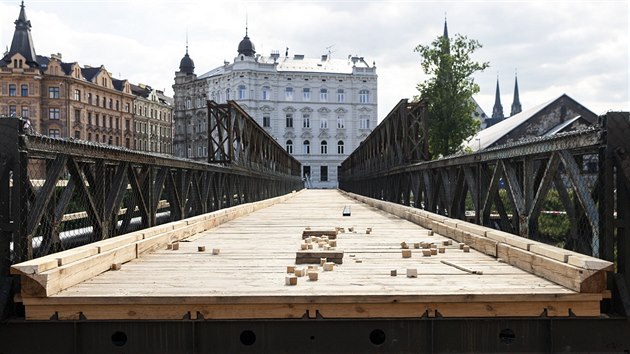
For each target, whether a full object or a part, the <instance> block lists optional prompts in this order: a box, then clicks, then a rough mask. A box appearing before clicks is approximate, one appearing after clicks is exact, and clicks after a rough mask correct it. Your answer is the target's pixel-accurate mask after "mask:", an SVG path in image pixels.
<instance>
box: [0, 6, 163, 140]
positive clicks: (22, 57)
mask: <svg viewBox="0 0 630 354" xmlns="http://www.w3.org/2000/svg"><path fill="white" fill-rule="evenodd" d="M0 85H1V87H0V115H4V116H15V117H22V118H25V119H28V120H29V122H30V126H31V128H32V130H33V131H34V132H35V133H38V134H43V135H48V136H51V137H54V138H74V139H80V140H86V141H91V142H97V143H102V144H109V145H116V146H124V147H127V148H130V149H135V148H137V147H140V146H142V147H143V148H142V149H139V150H145V151H155V152H163V153H170V151H171V144H172V142H171V137H172V113H171V104H170V103H169V100H170V99H169V98H168V97H165V96H164V94H163V93H162V92H160V91H157V90H149V92H148V93H146V94H145V92H144V91H143V90H140V91H139V92H137V93H135V94H134V92H133V91H132V88H133V87H137V86H134V85H131V84H130V83H129V82H128V81H127V80H120V79H116V78H114V77H112V75H111V73H110V72H108V71H107V70H106V69H105V67H104V66H102V65H101V66H100V67H91V66H88V65H84V66H81V65H79V64H78V63H77V62H71V63H67V62H64V61H63V60H62V55H61V54H59V53H57V54H52V55H50V56H49V57H47V56H41V55H37V54H36V53H35V49H34V45H33V39H32V37H31V23H30V21H29V20H27V18H26V11H25V8H24V3H22V5H21V9H20V14H19V16H18V19H17V20H16V21H15V31H14V34H13V40H12V42H11V48H10V49H9V50H8V51H7V52H6V53H5V54H4V56H3V58H2V59H1V60H0ZM136 102H141V103H136ZM139 105H140V106H142V107H143V112H144V109H145V108H146V109H147V111H146V115H136V116H134V109H135V107H137V106H139ZM149 107H150V108H149ZM136 117H137V118H138V119H143V128H146V130H145V131H147V133H144V134H143V135H142V136H141V137H139V138H136V137H135V133H136V132H135V130H134V128H135V126H136V125H135V124H134V119H135V118H136ZM144 118H146V119H144ZM138 139H141V141H142V145H140V144H138V143H137V141H138Z"/></svg>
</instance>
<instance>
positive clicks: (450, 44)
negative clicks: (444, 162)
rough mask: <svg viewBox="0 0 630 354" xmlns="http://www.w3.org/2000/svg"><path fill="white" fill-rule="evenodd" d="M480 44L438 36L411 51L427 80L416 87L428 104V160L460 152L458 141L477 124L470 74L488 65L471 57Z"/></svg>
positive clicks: (475, 89) (475, 85) (475, 130)
mask: <svg viewBox="0 0 630 354" xmlns="http://www.w3.org/2000/svg"><path fill="white" fill-rule="evenodd" d="M479 48H481V44H480V43H479V42H478V41H476V40H473V39H470V40H469V39H468V38H467V37H466V36H462V35H459V34H456V35H455V38H454V39H452V40H449V38H447V37H443V36H440V37H438V38H437V39H436V40H434V41H433V42H432V43H431V45H427V46H425V45H418V46H417V47H416V49H415V51H416V52H418V53H420V56H421V57H422V64H421V65H422V69H423V71H424V72H425V74H427V75H429V76H430V78H429V79H428V80H426V81H425V82H422V83H420V84H418V86H417V88H418V91H420V96H419V97H416V98H417V99H418V98H419V99H422V100H426V102H427V105H428V113H429V114H428V119H429V120H428V128H429V137H428V140H429V152H430V154H431V157H432V158H437V157H439V156H446V155H450V154H453V153H456V152H459V151H460V150H461V146H462V142H463V141H464V140H465V139H466V138H468V137H470V136H471V135H473V134H475V133H476V132H477V130H478V129H479V121H477V120H476V119H474V118H473V116H472V114H473V112H474V110H475V104H474V102H473V100H472V96H473V95H474V94H475V93H477V92H479V86H478V85H477V84H475V82H474V79H473V78H472V75H473V74H474V73H475V72H477V71H483V70H484V69H486V68H487V67H488V66H489V64H488V63H487V62H484V63H479V62H476V61H473V60H472V59H471V58H470V57H471V54H472V53H473V52H474V51H475V50H477V49H479Z"/></svg>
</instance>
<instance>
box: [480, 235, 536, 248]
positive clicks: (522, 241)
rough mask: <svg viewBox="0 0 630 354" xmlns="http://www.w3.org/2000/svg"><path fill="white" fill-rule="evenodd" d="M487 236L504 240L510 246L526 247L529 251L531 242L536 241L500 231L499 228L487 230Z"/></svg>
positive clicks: (499, 240) (500, 240) (496, 239)
mask: <svg viewBox="0 0 630 354" xmlns="http://www.w3.org/2000/svg"><path fill="white" fill-rule="evenodd" d="M486 237H488V238H490V239H493V240H495V241H497V242H503V243H506V244H508V245H510V246H514V247H518V248H520V249H524V250H526V251H529V246H530V245H531V244H534V243H536V242H535V241H532V240H530V239H527V238H524V237H520V236H517V235H513V234H510V233H507V232H503V231H498V230H492V231H488V232H486Z"/></svg>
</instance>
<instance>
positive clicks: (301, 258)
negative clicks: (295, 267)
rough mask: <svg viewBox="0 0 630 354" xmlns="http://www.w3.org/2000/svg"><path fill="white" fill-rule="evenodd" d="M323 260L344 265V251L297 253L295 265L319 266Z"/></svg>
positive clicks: (307, 251)
mask: <svg viewBox="0 0 630 354" xmlns="http://www.w3.org/2000/svg"><path fill="white" fill-rule="evenodd" d="M322 258H326V260H328V261H329V262H335V263H336V264H342V263H343V251H338V250H329V251H316V250H314V251H311V250H306V251H297V253H296V255H295V264H306V263H316V264H319V263H320V260H321V259H322Z"/></svg>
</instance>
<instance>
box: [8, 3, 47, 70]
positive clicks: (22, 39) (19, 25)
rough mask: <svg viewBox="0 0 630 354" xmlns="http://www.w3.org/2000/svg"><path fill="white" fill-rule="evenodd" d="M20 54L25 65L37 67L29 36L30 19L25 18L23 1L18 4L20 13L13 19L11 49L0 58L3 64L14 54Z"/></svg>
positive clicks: (33, 48) (9, 60) (31, 40)
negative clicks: (13, 28)
mask: <svg viewBox="0 0 630 354" xmlns="http://www.w3.org/2000/svg"><path fill="white" fill-rule="evenodd" d="M17 53H19V54H21V55H22V56H23V57H24V58H25V59H26V65H28V66H30V67H38V66H39V64H38V63H37V55H36V54H35V47H34V46H33V38H31V21H29V20H27V19H26V11H25V10H24V1H22V4H21V5H20V15H19V16H18V19H17V20H16V21H15V32H13V40H12V41H11V49H10V50H9V52H8V53H7V55H5V56H4V58H2V60H3V61H4V64H5V65H6V64H8V63H10V62H11V57H12V56H14V55H15V54H17Z"/></svg>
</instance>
